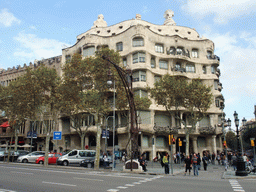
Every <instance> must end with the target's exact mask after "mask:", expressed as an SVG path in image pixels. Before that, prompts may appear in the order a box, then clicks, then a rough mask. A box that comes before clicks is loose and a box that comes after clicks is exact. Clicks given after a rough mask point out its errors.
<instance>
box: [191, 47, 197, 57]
mask: <svg viewBox="0 0 256 192" xmlns="http://www.w3.org/2000/svg"><path fill="white" fill-rule="evenodd" d="M191 56H192V57H193V58H198V49H192V52H191Z"/></svg>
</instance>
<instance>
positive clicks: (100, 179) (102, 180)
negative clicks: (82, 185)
mask: <svg viewBox="0 0 256 192" xmlns="http://www.w3.org/2000/svg"><path fill="white" fill-rule="evenodd" d="M73 179H81V180H91V181H104V180H102V179H88V178H79V177H73Z"/></svg>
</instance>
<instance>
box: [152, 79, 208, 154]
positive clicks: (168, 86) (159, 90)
mask: <svg viewBox="0 0 256 192" xmlns="http://www.w3.org/2000/svg"><path fill="white" fill-rule="evenodd" d="M148 90H149V92H150V94H151V97H152V98H153V99H154V100H155V101H156V103H157V104H158V105H163V106H164V107H165V109H166V111H167V112H168V113H169V114H170V116H171V115H174V117H175V119H176V121H175V124H176V125H175V126H176V127H177V126H181V123H182V124H184V127H185V133H186V141H187V142H186V154H189V142H188V141H189V134H190V133H191V132H192V131H193V130H194V129H195V127H196V123H197V122H198V121H200V120H201V119H202V118H203V116H204V114H205V112H206V111H207V110H208V109H209V107H210V104H211V103H212V94H211V88H210V87H207V86H205V85H204V84H202V82H201V81H200V79H193V80H191V81H188V79H187V78H185V77H183V76H170V75H169V74H166V75H164V76H163V77H162V78H161V79H160V80H159V81H158V82H156V83H155V84H154V88H148ZM181 112H185V113H186V114H187V120H184V119H183V118H181V116H180V113H181ZM187 123H188V124H190V125H191V127H188V126H187ZM170 131H173V129H172V128H171V129H170ZM170 133H172V132H170ZM170 133H169V134H170Z"/></svg>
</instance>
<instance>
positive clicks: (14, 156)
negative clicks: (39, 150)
mask: <svg viewBox="0 0 256 192" xmlns="http://www.w3.org/2000/svg"><path fill="white" fill-rule="evenodd" d="M27 154H29V151H25V150H17V151H11V153H10V157H9V161H11V162H15V161H17V159H18V157H20V156H23V155H27Z"/></svg>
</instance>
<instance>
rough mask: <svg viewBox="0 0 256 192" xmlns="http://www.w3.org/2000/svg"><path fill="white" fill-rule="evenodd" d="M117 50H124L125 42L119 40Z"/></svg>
mask: <svg viewBox="0 0 256 192" xmlns="http://www.w3.org/2000/svg"><path fill="white" fill-rule="evenodd" d="M116 50H117V51H123V42H119V43H117V44H116Z"/></svg>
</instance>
